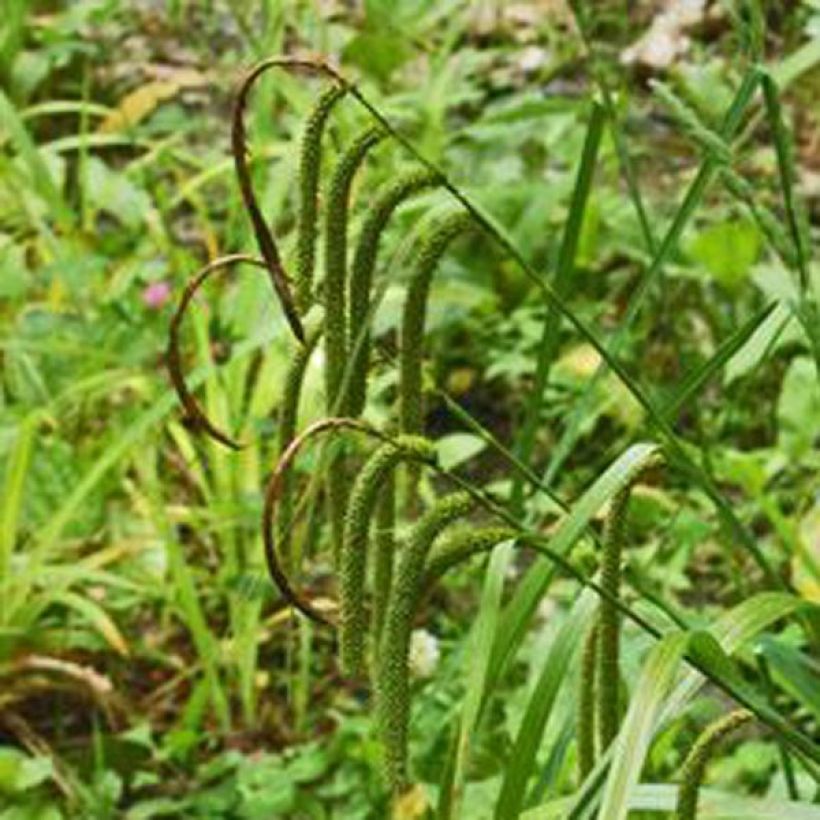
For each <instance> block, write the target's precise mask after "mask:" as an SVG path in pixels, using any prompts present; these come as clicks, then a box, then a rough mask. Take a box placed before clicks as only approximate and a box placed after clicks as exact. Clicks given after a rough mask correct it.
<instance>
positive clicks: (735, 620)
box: [566, 592, 807, 818]
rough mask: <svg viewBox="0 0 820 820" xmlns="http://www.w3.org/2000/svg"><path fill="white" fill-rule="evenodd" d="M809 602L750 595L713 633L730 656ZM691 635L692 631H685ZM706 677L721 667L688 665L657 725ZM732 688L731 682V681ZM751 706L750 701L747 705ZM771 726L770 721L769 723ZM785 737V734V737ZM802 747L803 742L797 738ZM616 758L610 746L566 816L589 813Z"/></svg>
mask: <svg viewBox="0 0 820 820" xmlns="http://www.w3.org/2000/svg"><path fill="white" fill-rule="evenodd" d="M806 606H807V604H806V602H805V601H803V600H801V599H800V598H798V597H796V596H794V595H787V594H785V593H779V592H763V593H759V594H758V595H755V596H753V597H752V598H749V599H748V600H746V601H744V602H743V603H741V604H738V605H737V606H736V607H734V608H733V609H731V610H730V611H728V612H725V613H723V614H722V615H721V616H720V617H719V618H718V620H717V621H716V622H715V623H714V624H713V625H712V626H711V627H710V635H711V636H712V637H713V638H714V639H715V642H716V643H717V645H718V646H719V647H721V649H722V651H723V652H724V653H726V654H727V655H732V654H734V653H735V652H737V651H738V649H740V647H741V646H743V645H744V644H746V643H748V642H749V641H750V640H751V639H753V638H754V637H755V636H756V635H758V634H759V633H760V632H762V631H763V630H765V629H767V628H768V627H769V626H771V625H772V624H773V623H775V622H777V621H779V620H781V619H783V618H787V617H791V616H794V615H796V614H798V613H799V612H800V610H802V609H805V607H806ZM686 634H687V635H691V634H693V633H686ZM687 660H689V659H688V658H687ZM707 677H708V678H709V679H710V680H713V681H715V680H717V679H718V678H720V679H721V680H722V678H723V676H722V675H721V673H720V670H713V669H708V668H705V669H697V668H691V667H690V668H688V669H687V670H686V671H685V672H684V673H683V675H682V676H681V677H680V679H679V680H678V682H677V683H676V684H675V686H674V687H673V688H672V689H671V691H669V692H668V694H667V695H666V696H665V698H664V702H663V708H662V710H661V712H660V714H659V715H658V717H657V721H658V727H659V728H661V727H663V726H665V725H667V724H668V723H669V722H670V721H671V720H673V719H674V718H675V717H676V716H678V715H679V714H680V711H681V709H682V708H683V707H684V705H685V704H686V702H687V701H688V700H689V699H690V698H692V697H693V696H694V695H695V693H696V692H697V691H698V690H699V689H700V687H701V686H702V685H703V684H704V683H705V681H706V679H707ZM728 683H729V686H730V687H731V685H732V684H731V681H729V682H728ZM744 705H749V704H744ZM755 706H757V704H755V705H750V708H752V709H753V711H755V712H756V714H758V717H760V718H761V719H762V720H764V721H766V722H768V718H769V717H770V710H768V709H766V708H765V706H764V712H763V713H762V714H760V713H758V712H757V710H756V708H755ZM769 725H771V724H769ZM777 727H779V718H777V717H776V718H775V724H774V726H773V728H774V729H775V731H778V728H777ZM784 740H785V737H784ZM798 742H799V743H800V745H801V747H802V746H804V744H803V743H802V741H798ZM612 757H613V749H612V748H610V749H609V750H608V751H607V753H606V754H604V755H603V756H602V758H601V759H600V760H599V761H598V762H597V764H596V766H595V768H594V769H593V771H592V772H590V774H589V776H588V777H587V778H586V780H585V781H584V783H583V784H582V785H581V787H580V788H579V790H578V791H577V792H576V794H575V796H574V798H573V801H572V803H571V806H570V807H569V808H568V810H567V815H566V816H567V818H581V817H586V816H588V813H589V811H591V810H594V808H595V806H596V805H597V801H598V799H599V797H600V789H601V787H602V785H603V783H604V778H605V777H606V774H607V771H608V769H609V766H610V763H611V761H612Z"/></svg>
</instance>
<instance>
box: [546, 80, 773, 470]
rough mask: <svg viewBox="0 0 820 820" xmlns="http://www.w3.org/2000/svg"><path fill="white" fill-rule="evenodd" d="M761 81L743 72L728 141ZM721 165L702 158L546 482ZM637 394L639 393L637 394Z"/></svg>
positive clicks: (729, 116) (727, 122)
mask: <svg viewBox="0 0 820 820" xmlns="http://www.w3.org/2000/svg"><path fill="white" fill-rule="evenodd" d="M758 82H759V74H758V72H757V71H756V70H753V71H750V72H748V73H747V74H746V75H745V76H744V78H743V82H742V83H741V86H740V88H739V90H738V92H737V94H736V95H735V98H734V100H733V102H732V105H731V106H730V108H729V110H728V111H727V113H726V116H725V117H724V120H723V123H722V125H721V128H720V131H719V136H720V137H721V138H722V139H724V140H726V141H727V142H728V141H729V140H730V139H731V138H732V137H733V136H734V134H735V132H736V131H737V129H738V127H739V125H740V123H741V120H742V116H743V112H744V111H745V110H746V108H747V106H748V104H749V102H750V101H751V99H752V97H753V95H754V93H755V91H756V89H757V84H758ZM719 165H720V162H719V160H718V159H717V158H716V157H715V156H714V155H712V154H707V156H706V157H705V158H704V159H703V161H702V162H701V165H700V168H699V169H698V172H697V174H696V176H695V178H694V180H692V183H691V184H690V186H689V190H688V191H687V192H686V195H685V196H684V199H683V202H682V203H681V205H680V207H679V208H678V210H677V212H676V214H675V216H674V217H673V219H672V223H671V224H670V226H669V228H668V229H667V231H666V234H665V235H664V237H663V240H662V241H661V244H660V247H659V248H658V252H657V254H655V257H654V258H653V260H652V262H651V264H650V266H649V268H648V269H647V271H646V273H645V274H644V275H643V277H642V278H641V281H640V282H639V283H638V286H637V287H636V289H635V292H634V293H633V295H632V297H631V298H630V302H629V306H628V308H627V311H626V314H625V315H624V318H623V320H622V322H621V324H620V326H619V328H618V330H617V331H616V332H615V334H614V336H613V338H612V341H611V342H610V343H609V344H608V345H607V347H606V350H607V355H606V356H605V357H604V361H603V362H602V363H601V365H600V366H599V368H598V370H597V371H596V373H595V374H594V375H593V377H592V379H591V380H590V383H589V385H588V386H587V388H586V390H585V391H584V393H582V395H581V398H580V399H579V401H578V404H577V405H576V408H575V410H574V412H573V414H572V416H571V417H570V421H569V423H568V424H567V428H566V430H565V431H564V434H563V435H562V436H561V439H560V440H559V441H558V444H557V445H556V447H555V451H554V454H553V456H552V459H551V460H550V464H549V465H548V467H547V470H546V473H545V476H544V480H545V482H546V483H547V484H550V483H551V482H552V481H553V479H554V478H555V476H556V475H557V474H558V471H559V470H560V469H561V467H562V466H563V464H564V462H565V461H566V459H567V457H568V456H569V454H570V452H571V451H572V448H573V446H574V445H575V442H576V441H577V439H578V435H579V433H580V427H581V419H582V418H583V417H584V416H585V415H586V413H587V411H588V409H589V403H590V401H591V398H592V396H593V395H594V390H595V389H596V387H597V385H598V383H599V382H600V380H601V379H602V378H603V377H604V375H605V374H606V372H607V367H608V366H609V367H611V366H612V365H611V362H610V361H608V360H609V359H614V357H615V356H616V355H617V353H618V351H619V350H620V348H621V345H622V344H623V342H624V340H625V339H626V336H627V333H628V331H629V329H630V328H631V327H632V324H633V322H634V321H635V319H636V318H637V315H638V311H639V310H640V307H641V304H642V302H643V300H644V298H645V297H646V294H647V292H648V289H649V286H650V285H651V284H652V283H653V282H654V281H655V280H656V279H657V278H658V277H659V276H660V275H661V273H662V271H663V266H664V265H665V264H666V260H667V258H668V257H669V255H670V254H671V253H672V251H673V249H674V248H675V247H676V246H677V243H678V240H679V239H680V237H681V235H682V234H683V231H684V229H685V228H686V226H687V225H688V224H689V221H690V220H691V218H692V216H693V215H694V213H695V210H696V209H697V207H698V206H699V205H700V203H701V200H702V199H703V196H704V194H705V193H706V189H707V187H708V185H709V183H710V181H711V180H712V178H713V176H714V175H715V173H716V171H717V169H718V167H719ZM599 352H600V351H599ZM619 375H620V374H619ZM636 398H638V397H637V396H636ZM639 400H640V399H639ZM642 403H643V402H642Z"/></svg>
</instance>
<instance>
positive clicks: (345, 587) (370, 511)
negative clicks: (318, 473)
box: [339, 436, 436, 676]
mask: <svg viewBox="0 0 820 820" xmlns="http://www.w3.org/2000/svg"><path fill="white" fill-rule="evenodd" d="M435 455H436V450H435V448H434V446H433V445H432V444H431V443H430V442H429V441H427V439H423V438H420V437H418V436H398V437H397V438H396V439H394V440H393V441H390V442H388V443H386V444H383V445H382V446H381V447H379V449H378V450H376V452H375V453H373V455H372V456H370V458H369V459H368V460H367V462H365V465H364V467H362V469H361V471H360V472H359V475H358V476H357V478H356V481H355V482H354V483H353V488H352V490H351V491H350V502H349V503H348V505H347V511H346V513H345V516H344V537H343V541H342V552H341V557H340V565H341V566H340V578H341V596H340V597H341V613H340V614H341V623H340V626H339V644H340V646H339V655H340V660H341V665H342V671H343V672H344V674H346V675H350V676H353V675H358V674H359V673H360V672H361V670H362V666H363V663H364V647H365V631H366V628H367V618H366V616H365V605H364V581H365V571H366V567H367V541H368V533H369V530H370V522H371V520H372V519H373V517H374V511H375V508H376V502H377V501H378V497H379V491H380V490H381V489H382V487H383V486H384V482H385V479H386V478H387V477H388V476H389V475H390V474H391V472H392V470H393V469H394V468H395V466H396V465H397V464H398V463H399V462H400V461H413V460H416V461H422V462H423V461H427V462H430V461H433V460H434V459H435Z"/></svg>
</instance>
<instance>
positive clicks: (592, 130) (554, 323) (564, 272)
mask: <svg viewBox="0 0 820 820" xmlns="http://www.w3.org/2000/svg"><path fill="white" fill-rule="evenodd" d="M603 129H604V109H603V108H602V107H601V106H600V105H598V104H597V103H593V105H592V107H591V110H590V119H589V125H588V126H587V134H586V140H585V142H584V149H583V152H582V153H581V161H580V163H579V165H578V171H577V174H576V178H575V187H574V190H573V193H572V200H571V202H570V206H569V212H568V214H567V219H566V222H565V223H564V234H563V238H562V241H561V249H560V251H559V254H558V264H557V267H556V270H555V280H554V284H553V287H554V289H555V293H556V294H557V295H558V296H559V297H560V298H562V299H565V298H566V297H567V294H568V292H569V288H570V285H571V283H572V274H573V269H574V267H575V257H576V254H577V252H578V242H579V241H580V237H581V227H582V225H583V221H584V214H585V212H586V206H587V202H588V200H589V194H590V191H591V190H592V180H593V178H594V174H595V164H596V160H597V157H598V149H599V148H600V145H601V136H602V134H603ZM560 326H561V317H560V314H559V311H558V310H557V308H556V307H555V306H552V307H551V308H550V309H549V310H548V311H547V315H546V316H545V317H544V327H543V331H542V335H541V342H540V344H539V346H538V356H537V359H536V365H535V379H534V384H533V388H532V393H531V394H530V399H529V401H528V402H527V406H526V409H525V412H524V419H523V423H522V425H521V433H520V436H519V437H518V446H517V447H516V448H515V449H516V452H517V455H518V458H520V460H521V461H523V462H526V463H529V462H530V461H531V458H532V451H533V447H534V446H535V431H536V430H537V428H538V422H539V420H540V418H541V411H542V407H543V401H544V391H545V390H546V387H547V379H548V377H549V370H550V367H551V366H552V362H553V360H554V358H555V354H556V352H557V349H558V338H559V330H560ZM523 501H524V483H523V481H522V479H521V477H520V476H516V477H515V478H514V479H513V488H512V504H513V509H516V510H520V509H521V505H522V503H523Z"/></svg>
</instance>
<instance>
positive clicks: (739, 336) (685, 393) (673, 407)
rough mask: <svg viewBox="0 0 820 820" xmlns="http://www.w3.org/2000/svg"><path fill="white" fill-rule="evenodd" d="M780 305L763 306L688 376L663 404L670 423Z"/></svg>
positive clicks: (663, 410)
mask: <svg viewBox="0 0 820 820" xmlns="http://www.w3.org/2000/svg"><path fill="white" fill-rule="evenodd" d="M778 305H779V302H772V303H771V304H770V305H768V306H767V307H765V308H763V310H761V311H760V312H759V313H758V314H757V315H756V316H753V317H752V318H751V319H749V321H748V322H746V323H745V324H744V325H741V326H740V327H739V328H738V329H737V330H736V331H735V332H734V333H733V334H732V335H731V336H729V338H728V339H726V340H724V341H723V342H722V343H721V345H720V347H718V349H717V350H716V351H715V352H714V354H713V355H712V357H711V358H710V359H709V360H708V361H706V362H704V363H703V364H702V365H701V366H700V367H698V368H697V369H695V370H694V371H692V372H691V373H689V374H688V375H687V376H686V378H685V379H684V380H683V383H682V384H681V385H680V387H678V389H677V390H676V391H675V393H674V395H673V396H672V398H671V399H669V401H668V402H666V404H664V405H663V409H662V410H661V412H662V413H663V415H664V417H665V418H666V419H667V420H668V421H669V422H670V423H671V422H673V421H674V420H675V415H676V414H677V412H678V411H679V410H680V408H681V407H683V406H684V405H685V404H686V403H687V402H689V401H690V400H691V399H693V398H694V397H695V396H696V395H697V392H698V391H699V390H700V388H701V387H703V385H704V384H706V382H708V381H709V380H710V379H711V378H712V377H713V376H715V374H716V373H717V372H718V371H719V370H721V368H723V366H724V365H725V364H726V363H727V362H728V361H729V360H730V359H731V358H732V357H733V356H734V355H735V353H737V352H738V351H739V350H740V349H741V348H742V347H743V346H744V345H745V344H746V342H747V341H748V340H749V339H751V337H752V336H753V335H754V333H755V331H756V330H757V329H758V328H759V327H760V326H761V325H763V324H764V322H765V321H766V320H767V319H768V318H769V316H771V314H772V312H773V311H774V310H775V308H776V307H778Z"/></svg>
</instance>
